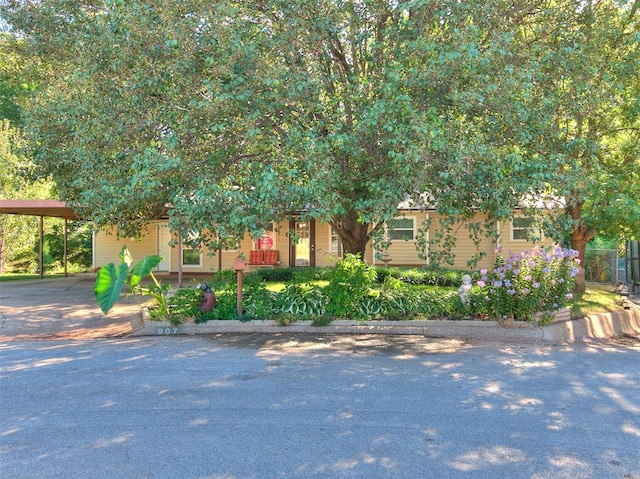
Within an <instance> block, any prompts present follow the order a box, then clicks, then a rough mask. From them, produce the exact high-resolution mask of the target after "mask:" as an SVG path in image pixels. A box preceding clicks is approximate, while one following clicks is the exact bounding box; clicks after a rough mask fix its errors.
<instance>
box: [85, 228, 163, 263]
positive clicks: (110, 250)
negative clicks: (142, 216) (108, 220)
mask: <svg viewBox="0 0 640 479" xmlns="http://www.w3.org/2000/svg"><path fill="white" fill-rule="evenodd" d="M115 233H116V230H115V229H110V230H107V231H97V232H96V233H94V237H93V241H94V244H93V251H94V254H93V257H94V264H93V267H94V268H100V267H102V266H104V265H105V264H108V263H115V264H118V263H120V251H121V250H122V246H123V245H126V246H127V248H128V249H129V251H130V252H131V256H133V258H134V259H140V258H143V257H144V256H147V255H149V254H155V253H156V252H157V241H158V237H157V233H156V227H155V224H150V225H149V226H147V228H146V229H145V231H144V232H143V234H142V237H141V239H140V240H136V239H134V238H118V237H117V235H116V234H115Z"/></svg>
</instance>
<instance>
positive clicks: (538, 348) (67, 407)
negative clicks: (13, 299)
mask: <svg viewBox="0 0 640 479" xmlns="http://www.w3.org/2000/svg"><path fill="white" fill-rule="evenodd" d="M10 339H11V340H7V341H5V342H0V477H2V478H3V479H10V478H20V479H28V478H37V479H43V478H65V479H72V478H83V479H84V478H127V479H136V478H208V479H269V478H367V479H371V478H407V479H415V478H438V479H440V478H487V479H488V478H491V479H495V478H530V479H553V478H567V479H587V478H593V479H607V478H615V479H640V343H639V342H638V341H637V340H634V339H633V338H626V339H625V338H621V339H619V340H618V341H595V340H589V341H582V342H579V343H575V344H572V345H565V346H547V345H536V344H521V343H469V342H464V341H460V340H434V339H429V338H425V337H422V336H407V337H391V336H375V335H361V336H331V335H292V334H276V335H259V334H245V335H238V334H236V335H220V336H196V337H180V336H167V337H162V336H159V337H142V338H126V337H122V338H107V339H86V340H57V341H52V340H30V341H24V340H17V339H16V338H15V337H13V338H10Z"/></svg>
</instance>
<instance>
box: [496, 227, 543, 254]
mask: <svg viewBox="0 0 640 479" xmlns="http://www.w3.org/2000/svg"><path fill="white" fill-rule="evenodd" d="M499 231H500V241H499V245H500V249H501V250H502V255H503V256H504V257H505V258H508V257H509V256H511V255H513V254H519V253H522V252H523V251H527V250H530V249H531V248H533V247H534V244H532V243H531V242H530V241H526V240H514V239H513V237H512V223H511V221H501V222H500V223H499ZM540 236H542V239H541V241H540V242H538V243H536V245H539V246H541V247H545V246H551V245H553V244H554V242H553V240H551V239H550V238H546V237H544V235H542V234H541V235H540Z"/></svg>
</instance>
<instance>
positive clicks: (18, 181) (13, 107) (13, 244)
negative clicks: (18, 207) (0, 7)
mask: <svg viewBox="0 0 640 479" xmlns="http://www.w3.org/2000/svg"><path fill="white" fill-rule="evenodd" d="M24 47H25V45H24V42H22V41H20V40H17V39H15V38H14V37H13V36H11V35H8V34H3V33H0V199H33V198H46V197H47V195H48V194H49V192H50V190H51V184H50V183H48V182H46V181H45V182H43V181H36V182H32V181H30V180H29V179H28V171H29V169H30V166H31V162H30V161H29V160H28V159H27V158H25V157H24V156H22V155H20V154H19V153H18V151H19V150H20V149H21V148H22V147H24V145H25V141H26V138H25V137H24V135H23V134H22V130H21V125H22V121H21V110H20V104H21V102H22V101H23V100H24V99H25V98H26V97H28V96H29V95H31V94H32V93H33V90H34V88H35V81H34V76H33V67H34V64H33V62H29V61H26V58H25V56H24ZM36 224H37V220H36V219H35V218H28V217H20V216H13V215H0V273H2V272H3V270H4V266H5V263H6V262H7V260H8V259H11V258H13V257H14V256H15V255H16V254H18V253H20V252H24V251H29V250H30V249H31V246H32V245H33V244H34V235H33V234H32V232H33V231H35V229H36Z"/></svg>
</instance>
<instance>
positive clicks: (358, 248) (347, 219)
mask: <svg viewBox="0 0 640 479" xmlns="http://www.w3.org/2000/svg"><path fill="white" fill-rule="evenodd" d="M331 224H332V225H333V227H334V228H335V229H336V231H337V232H338V235H339V236H340V239H341V240H342V249H343V252H344V253H351V254H360V258H361V259H363V260H364V252H365V250H366V248H367V243H368V242H369V239H370V238H369V224H367V223H362V222H360V221H358V213H356V212H355V211H350V212H348V213H347V214H344V215H340V216H336V217H335V218H334V219H333V221H332V222H331Z"/></svg>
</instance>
